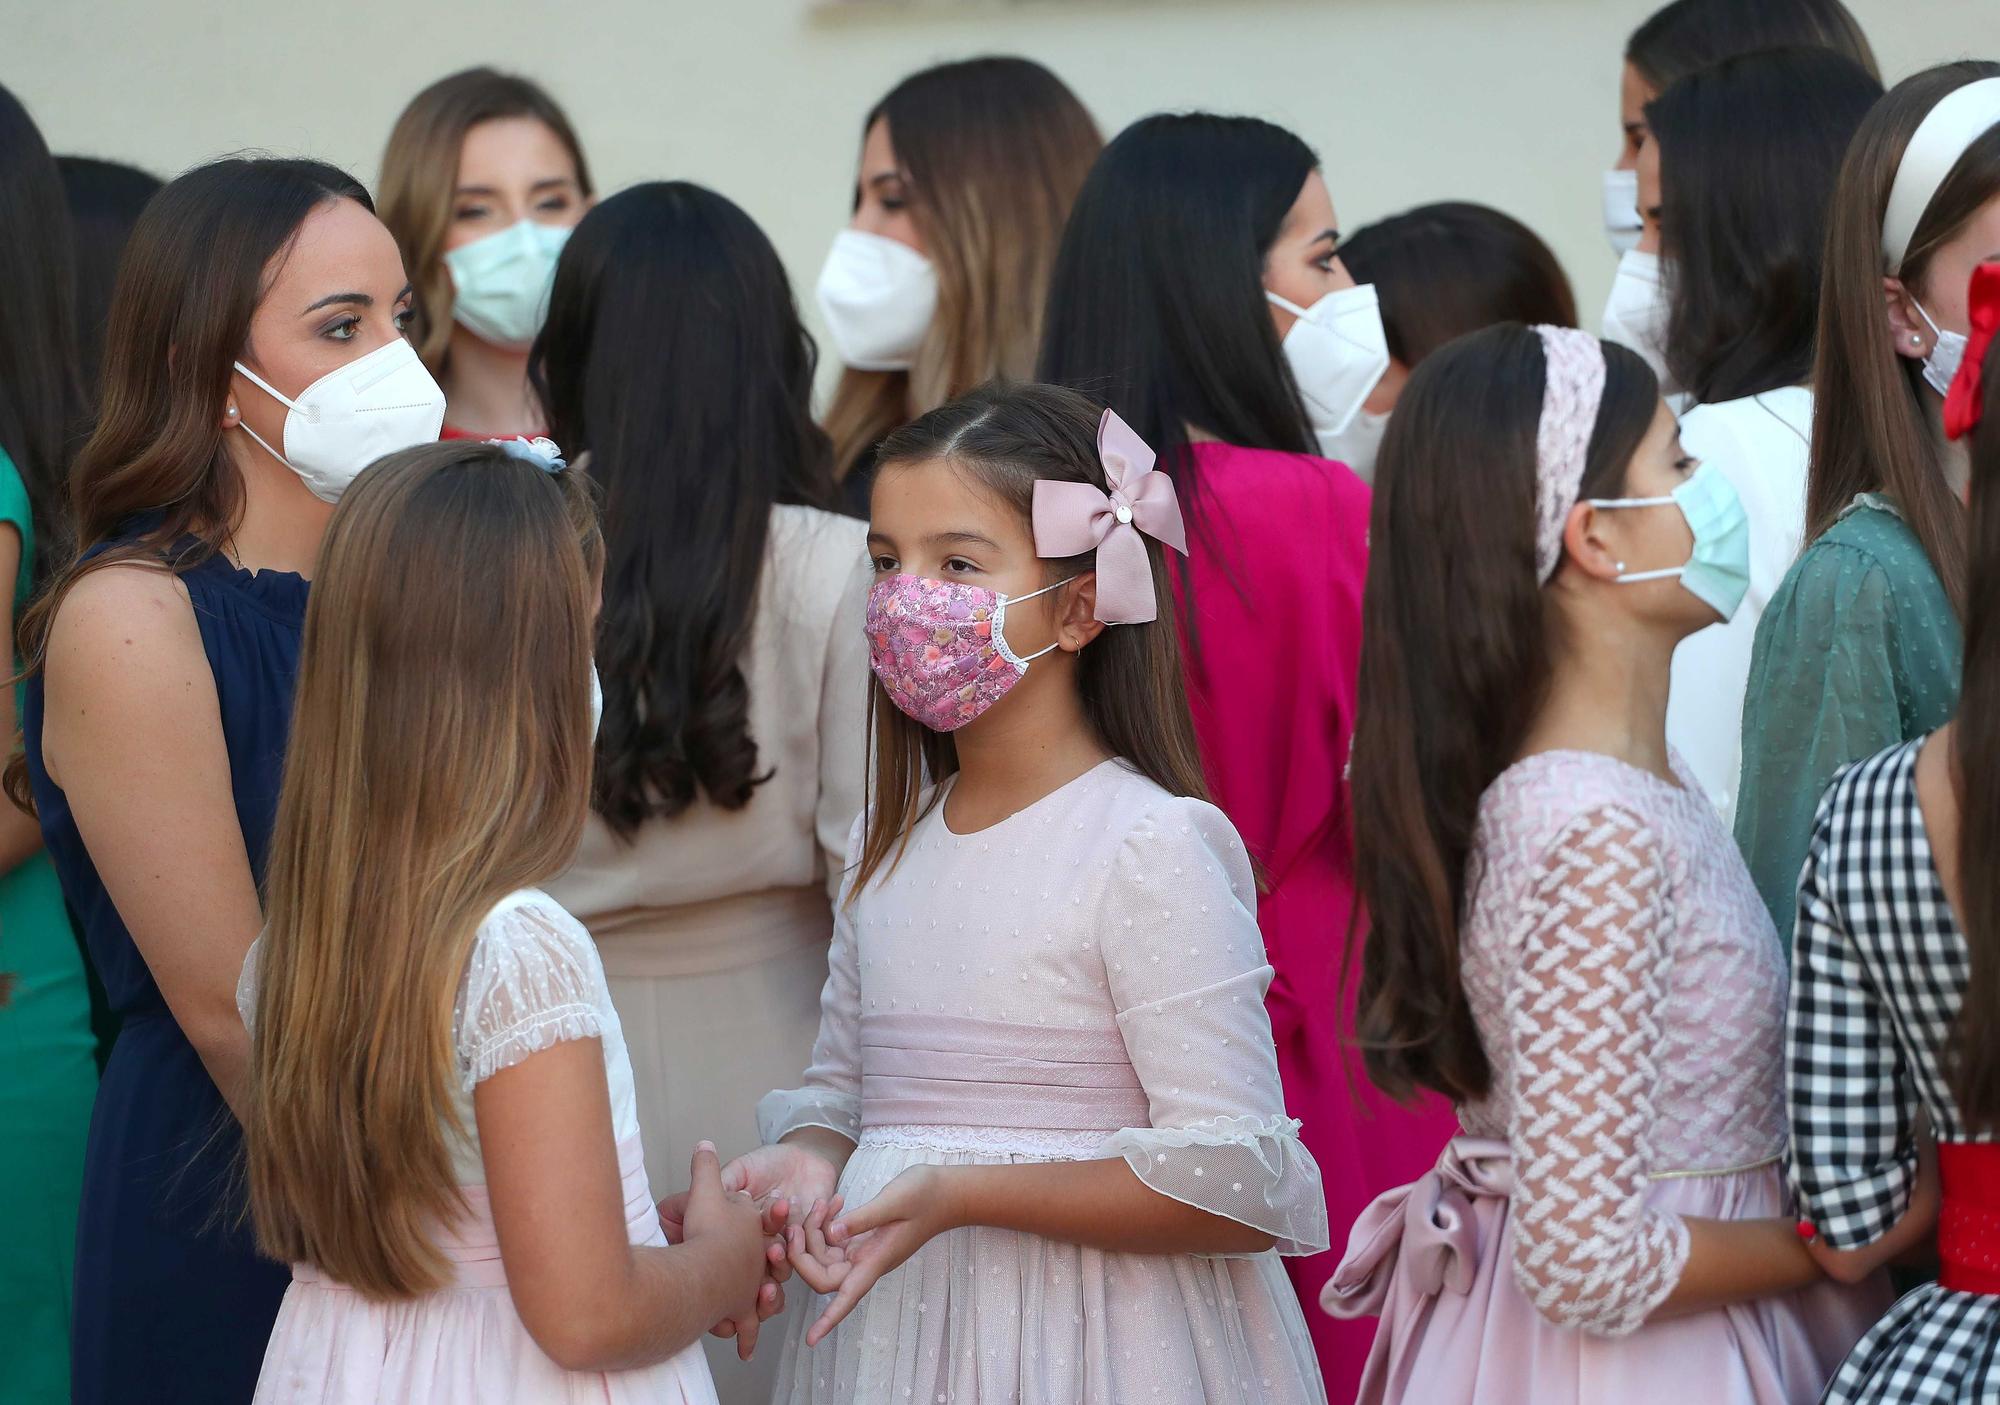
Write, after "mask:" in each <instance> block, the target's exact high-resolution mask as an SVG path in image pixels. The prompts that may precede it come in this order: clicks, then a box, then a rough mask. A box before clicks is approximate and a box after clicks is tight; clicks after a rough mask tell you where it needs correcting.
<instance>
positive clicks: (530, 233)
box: [444, 220, 569, 349]
mask: <svg viewBox="0 0 2000 1405" xmlns="http://www.w3.org/2000/svg"><path fill="white" fill-rule="evenodd" d="M568 241H569V230H568V229H567V228H565V227H564V226H562V225H553V224H537V223H536V222H535V221H534V220H521V221H520V222H519V223H517V224H513V225H510V226H508V227H507V228H506V229H503V230H501V231H500V232H499V233H498V234H489V235H487V236H486V237H485V238H483V239H475V240H473V241H472V243H470V244H462V245H460V246H459V247H458V248H456V249H448V250H446V251H445V256H444V265H445V267H446V268H448V269H450V270H451V283H452V295H451V299H452V300H451V315H452V316H453V317H454V318H456V319H457V320H458V323H459V325H461V326H463V327H464V328H465V329H466V330H467V331H468V332H471V333H472V334H473V335H474V336H475V337H478V338H479V339H480V340H481V341H486V342H491V343H492V344H493V345H495V346H505V347H512V348H515V349H525V348H526V347H527V346H528V344H529V343H530V342H532V341H534V339H535V333H537V332H539V331H540V330H541V329H542V318H544V317H545V316H547V315H548V310H549V289H550V288H551V287H552V286H553V285H554V283H555V279H556V259H557V257H558V256H559V255H560V254H561V253H562V250H563V245H564V244H565V243H567V242H568Z"/></svg>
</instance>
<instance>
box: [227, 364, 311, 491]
mask: <svg viewBox="0 0 2000 1405" xmlns="http://www.w3.org/2000/svg"><path fill="white" fill-rule="evenodd" d="M260 384H261V382H260ZM236 427H237V428H238V429H240V430H242V431H243V432H244V433H245V434H247V435H249V436H250V438H251V440H252V441H253V442H254V443H255V444H256V445H257V447H258V448H260V449H262V450H263V451H264V452H265V453H267V454H269V455H270V456H271V457H272V458H274V459H276V460H277V461H278V462H279V463H282V464H284V465H285V467H286V468H292V466H291V464H290V463H289V462H287V461H286V459H285V456H284V455H283V454H281V453H279V452H278V451H277V450H276V449H274V448H272V447H271V446H270V445H269V444H266V443H265V442H264V436H263V435H261V434H259V433H258V432H257V431H256V430H254V429H252V428H251V427H250V421H248V420H245V419H238V420H237V421H236ZM292 472H294V473H297V472H298V470H297V469H295V468H292Z"/></svg>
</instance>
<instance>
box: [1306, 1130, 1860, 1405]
mask: <svg viewBox="0 0 2000 1405" xmlns="http://www.w3.org/2000/svg"><path fill="white" fill-rule="evenodd" d="M1511 1181H1512V1167H1511V1163H1510V1162H1509V1160H1508V1156H1507V1144H1506V1143H1505V1142H1499V1141H1493V1140H1489V1139H1484V1138H1478V1137H1457V1138H1454V1139H1453V1141H1452V1143H1451V1145H1450V1146H1448V1147H1447V1148H1446V1149H1445V1153H1444V1156H1443V1157H1442V1158H1441V1159H1440V1161H1439V1163H1438V1169H1437V1170H1436V1171H1434V1172H1432V1173H1431V1174H1430V1175H1428V1176H1425V1177H1424V1178H1423V1179H1421V1180H1419V1181H1416V1182H1414V1183H1413V1184H1411V1185H1409V1186H1405V1187H1403V1188H1401V1189H1400V1190H1395V1191H1391V1192H1389V1193H1388V1194H1386V1195H1384V1196H1382V1197H1381V1198H1380V1199H1378V1200H1377V1201H1376V1202H1375V1203H1374V1204H1373V1205H1371V1206H1370V1207H1369V1208H1368V1210H1367V1212H1366V1213H1364V1214H1363V1215H1362V1217H1361V1218H1360V1219H1359V1220H1358V1221H1356V1222H1355V1226H1354V1232H1353V1234H1352V1236H1351V1237H1350V1239H1349V1242H1348V1249H1347V1257H1346V1259H1345V1260H1344V1261H1343V1262H1342V1264H1341V1266H1340V1268H1339V1270H1338V1271H1337V1272H1336V1273H1335V1274H1334V1276H1333V1278H1332V1280H1331V1281H1330V1282H1329V1283H1328V1284H1327V1287H1326V1291H1325V1293H1324V1294H1323V1295H1322V1297H1321V1300H1320V1301H1321V1305H1322V1306H1323V1307H1325V1308H1326V1309H1327V1310H1328V1311H1330V1312H1333V1313H1335V1315H1337V1316H1358V1315H1364V1314H1374V1315H1379V1316H1380V1318H1381V1324H1380V1326H1379V1327H1378V1328H1377V1329H1376V1333H1375V1344H1374V1347H1373V1348H1372V1349H1371V1350H1370V1352H1369V1354H1368V1364H1367V1366H1366V1368H1365V1370H1364V1373H1363V1375H1362V1382H1361V1393H1360V1395H1359V1397H1358V1398H1357V1399H1358V1405H1402V1402H1408V1405H1518V1403H1519V1402H1522V1401H1533V1402H1534V1405H1605V1402H1610V1401H1616V1402H1618V1405H1811V1402H1813V1401H1816V1400H1818V1399H1819V1395H1820V1391H1821V1390H1822V1389H1823V1388H1824V1387H1825V1385H1826V1383H1827V1380H1828V1379H1829V1378H1830V1377H1831V1376H1832V1375H1833V1372H1834V1370H1835V1369H1836V1368H1837V1367H1838V1366H1839V1365H1840V1363H1841V1361H1842V1360H1843V1359H1844V1358H1845V1357H1846V1355H1847V1353H1848V1350H1849V1349H1850V1348H1851V1347H1852V1346H1853V1345H1854V1343H1855V1342H1856V1341H1858V1340H1860V1338H1861V1334H1862V1333H1863V1332H1865V1331H1866V1330H1867V1329H1868V1328H1869V1327H1870V1326H1871V1325H1873V1323H1874V1321H1875V1319H1876V1318H1877V1317H1879V1316H1880V1315H1881V1313H1882V1311H1883V1309H1884V1308H1886V1307H1887V1306H1888V1304H1889V1300H1890V1292H1889V1287H1888V1283H1887V1281H1886V1280H1880V1281H1877V1282H1874V1283H1870V1284H1864V1285H1862V1286H1861V1287H1858V1288H1846V1287H1842V1286H1840V1285H1838V1284H1835V1283H1833V1282H1831V1281H1828V1282H1825V1283H1820V1284H1816V1285H1814V1286H1813V1287H1811V1288H1809V1289H1806V1290H1804V1291H1802V1292H1798V1293H1789V1294H1786V1295H1784V1296H1782V1297H1775V1298H1763V1299H1759V1300H1757V1301H1755V1302H1747V1303H1738V1304H1734V1305H1732V1306H1729V1307H1723V1308H1716V1309H1713V1310H1711V1311H1708V1312H1701V1313H1695V1314H1692V1315H1690V1316H1686V1317H1675V1318H1670V1319H1667V1320H1665V1321H1660V1322H1649V1323H1647V1324H1646V1325H1645V1326H1642V1327H1641V1328H1639V1330H1638V1331H1636V1332H1634V1333H1632V1334H1631V1335H1629V1336H1624V1337H1599V1336H1592V1335H1590V1334H1589V1333H1586V1332H1583V1331H1579V1330H1577V1329H1575V1328H1571V1327H1560V1326H1557V1325H1556V1324H1555V1323H1553V1322H1550V1321H1549V1320H1548V1319H1546V1318H1544V1317H1543V1316H1542V1315H1541V1314H1540V1313H1538V1312H1537V1311H1536V1310H1535V1307H1534V1304H1533V1303H1531V1302H1529V1301H1528V1299H1527V1298H1526V1297H1525V1296H1523V1295H1522V1293H1521V1290H1520V1289H1519V1288H1518V1287H1516V1286H1515V1283H1514V1275H1513V1268H1512V1263H1511V1259H1512V1245H1511V1237H1512V1230H1511V1227H1510V1225H1509V1223H1508V1219H1509V1217H1508V1204H1507V1188H1508V1186H1509V1185H1511ZM1653 1185H1654V1189H1653V1194H1652V1198H1651V1200H1650V1201H1649V1202H1648V1203H1649V1204H1650V1205H1652V1206H1656V1207H1658V1208H1660V1209H1663V1210H1671V1211H1673V1212H1675V1213H1677V1214H1681V1215H1689V1216H1695V1217H1699V1218H1704V1219H1718V1220H1741V1219H1758V1218H1764V1217H1770V1216H1780V1217H1783V1216H1789V1213H1790V1206H1789V1204H1788V1198H1787V1196H1786V1194H1785V1188H1784V1181H1783V1177H1782V1176H1781V1175H1780V1173H1779V1169H1778V1166H1777V1165H1776V1164H1775V1163H1773V1164H1770V1165H1766V1166H1760V1167H1757V1168H1755V1169H1752V1170H1745V1171H1737V1172H1728V1173H1720V1174H1713V1175H1708V1174H1703V1175H1692V1176H1675V1177H1671V1178H1662V1179H1659V1180H1656V1181H1655V1182H1654V1183H1653Z"/></svg>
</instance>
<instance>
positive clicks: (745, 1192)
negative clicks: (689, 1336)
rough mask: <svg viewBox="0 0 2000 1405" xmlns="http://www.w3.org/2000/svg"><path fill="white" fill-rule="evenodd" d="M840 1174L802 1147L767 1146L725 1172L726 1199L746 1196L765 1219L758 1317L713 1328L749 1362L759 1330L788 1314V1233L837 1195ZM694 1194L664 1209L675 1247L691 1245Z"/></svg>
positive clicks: (673, 1198) (670, 1200) (665, 1203)
mask: <svg viewBox="0 0 2000 1405" xmlns="http://www.w3.org/2000/svg"><path fill="white" fill-rule="evenodd" d="M837 1179H838V1176H837V1173H836V1172H835V1171H834V1168H833V1166H832V1164H831V1163H829V1162H828V1161H827V1160H826V1158H825V1157H823V1156H819V1155H816V1154H814V1153H813V1152H810V1151H807V1150H805V1149H804V1148H802V1147H797V1146H787V1145H785V1144H783V1143H780V1144H779V1145H776V1146H762V1147H758V1148H757V1149H756V1150H755V1151H752V1152H749V1153H747V1154H745V1155H743V1156H739V1157H737V1158H736V1159H735V1160H733V1161H731V1162H730V1163H729V1164H728V1165H727V1166H724V1167H723V1168H722V1173H721V1188H722V1190H723V1192H724V1193H725V1194H728V1195H731V1196H738V1195H740V1196H744V1197H746V1198H747V1199H749V1200H750V1201H751V1202H752V1203H753V1204H755V1205H756V1206H757V1208H758V1210H759V1211H760V1212H761V1214H762V1218H763V1223H762V1229H763V1233H764V1235H765V1237H766V1239H767V1240H768V1243H767V1244H766V1245H765V1250H764V1259H765V1269H764V1283H763V1285H762V1287H760V1288H759V1289H758V1292H757V1302H756V1313H755V1315H754V1316H752V1315H750V1314H748V1313H744V1314H739V1315H737V1316H733V1317H725V1318H724V1319H722V1321H720V1322H718V1323H716V1324H715V1325H714V1326H713V1327H711V1328H709V1331H710V1333H711V1334H712V1335H714V1336H717V1337H724V1338H732V1337H733V1338H734V1339H735V1340H736V1355H737V1356H738V1358H740V1359H741V1360H744V1361H748V1360H749V1359H750V1356H751V1353H752V1352H754V1351H755V1350H756V1345H757V1330H758V1327H759V1326H760V1325H761V1324H762V1323H764V1322H767V1321H769V1320H770V1319H771V1318H772V1317H774V1316H776V1315H777V1314H778V1313H780V1312H783V1311H784V1309H785V1292H784V1286H783V1285H784V1284H785V1282H786V1281H787V1280H788V1279H790V1278H791V1276H792V1263H791V1259H790V1256H789V1254H788V1253H787V1252H786V1234H787V1231H788V1230H790V1229H792V1228H794V1226H793V1223H792V1218H793V1216H792V1210H793V1207H795V1206H807V1205H816V1204H819V1203H821V1202H823V1201H825V1200H827V1199H828V1198H829V1197H830V1196H832V1194H833V1188H834V1185H835V1183H836V1181H837ZM693 1195H694V1191H693V1190H692V1189H690V1190H684V1191H682V1192H680V1193H679V1194H678V1195H670V1196H668V1197H667V1198H666V1199H665V1200H662V1201H661V1202H660V1204H659V1210H660V1228H661V1229H663V1230H665V1231H666V1235H667V1241H668V1242H669V1243H671V1244H681V1243H685V1242H686V1240H687V1236H688V1232H689V1229H688V1219H689V1216H690V1213H691V1212H690V1199H691V1198H692V1197H693Z"/></svg>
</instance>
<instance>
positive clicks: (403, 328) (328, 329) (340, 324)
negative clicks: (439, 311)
mask: <svg viewBox="0 0 2000 1405" xmlns="http://www.w3.org/2000/svg"><path fill="white" fill-rule="evenodd" d="M415 316H416V309H415V308H410V307H399V308H397V309H396V311H395V313H394V317H395V322H396V330H397V331H399V332H407V331H408V330H409V329H410V320H411V318H413V317H415ZM360 326H361V319H360V318H359V317H343V318H340V319H339V320H338V321H336V322H331V323H328V324H327V325H326V326H325V327H322V328H321V329H320V335H321V336H323V337H325V338H326V339H327V340H328V341H353V340H354V334H355V332H356V331H357V330H359V329H360Z"/></svg>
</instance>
